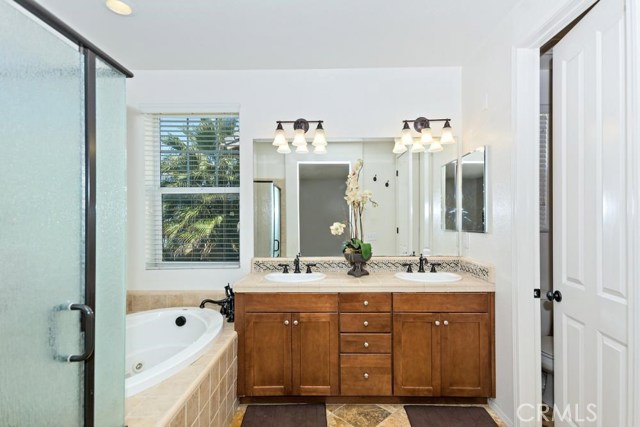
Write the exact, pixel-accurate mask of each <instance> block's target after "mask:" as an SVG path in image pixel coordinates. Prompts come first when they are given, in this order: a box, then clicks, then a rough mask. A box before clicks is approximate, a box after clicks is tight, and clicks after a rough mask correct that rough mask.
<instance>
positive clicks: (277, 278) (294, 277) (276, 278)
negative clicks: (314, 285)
mask: <svg viewBox="0 0 640 427" xmlns="http://www.w3.org/2000/svg"><path fill="white" fill-rule="evenodd" d="M264 277H265V279H267V280H268V281H270V282H280V283H304V282H316V281H318V280H322V279H324V278H325V277H327V275H326V274H323V273H298V274H296V273H269V274H267V275H266V276H264Z"/></svg>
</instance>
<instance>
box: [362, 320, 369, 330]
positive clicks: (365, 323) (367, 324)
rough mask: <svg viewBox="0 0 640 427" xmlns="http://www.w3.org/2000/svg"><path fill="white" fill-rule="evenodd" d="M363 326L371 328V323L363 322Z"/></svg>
mask: <svg viewBox="0 0 640 427" xmlns="http://www.w3.org/2000/svg"><path fill="white" fill-rule="evenodd" d="M362 324H363V325H364V327H365V328H366V327H367V326H369V322H367V321H366V320H365V321H364V322H362Z"/></svg>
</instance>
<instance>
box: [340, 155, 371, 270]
mask: <svg viewBox="0 0 640 427" xmlns="http://www.w3.org/2000/svg"><path fill="white" fill-rule="evenodd" d="M363 164H364V162H363V161H362V159H358V161H357V162H356V164H355V165H354V167H353V170H352V171H351V172H350V173H349V176H348V177H347V189H346V191H345V193H344V194H345V197H344V199H345V200H346V201H347V205H348V206H349V208H350V209H349V211H350V213H349V221H348V222H349V234H350V237H351V238H350V239H349V240H347V241H345V242H344V245H343V248H342V252H343V253H345V254H353V253H361V254H362V257H363V258H364V260H365V261H367V260H369V259H370V258H371V254H372V252H371V244H370V243H365V242H364V241H363V239H364V229H363V226H362V216H363V214H364V211H365V207H366V205H367V203H371V206H373V207H374V208H375V207H377V206H378V204H377V203H376V202H375V201H374V200H373V199H372V196H373V195H372V193H371V191H369V190H364V191H360V182H359V181H360V172H361V171H362V167H363ZM346 227H347V225H346V224H345V223H343V222H334V223H333V225H332V226H331V227H329V228H330V229H331V234H333V235H334V236H341V235H342V234H343V233H344V230H345V228H346Z"/></svg>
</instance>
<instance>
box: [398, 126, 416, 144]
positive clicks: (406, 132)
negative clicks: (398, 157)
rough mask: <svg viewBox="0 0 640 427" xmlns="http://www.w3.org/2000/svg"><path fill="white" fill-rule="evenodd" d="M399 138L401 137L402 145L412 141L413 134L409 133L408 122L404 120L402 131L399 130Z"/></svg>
mask: <svg viewBox="0 0 640 427" xmlns="http://www.w3.org/2000/svg"><path fill="white" fill-rule="evenodd" d="M400 138H402V142H403V143H404V145H411V144H412V143H413V136H412V135H411V129H410V128H409V123H408V122H404V126H403V127H402V131H401V132H400Z"/></svg>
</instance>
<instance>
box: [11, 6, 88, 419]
mask: <svg viewBox="0 0 640 427" xmlns="http://www.w3.org/2000/svg"><path fill="white" fill-rule="evenodd" d="M0 16H2V24H1V25H0V57H2V60H0V76H2V77H1V80H2V84H1V86H2V88H1V89H0V116H1V117H2V124H1V125H0V146H1V148H2V156H0V179H1V181H2V183H3V185H2V202H1V203H2V209H1V213H0V230H2V231H0V234H1V236H2V237H1V238H0V259H2V262H1V263H0V278H1V279H0V282H1V285H0V288H2V301H0V336H1V337H2V351H0V414H2V415H1V416H0V424H2V425H3V426H25V427H31V426H41V425H45V424H46V425H48V426H51V427H58V426H60V427H69V426H79V425H82V419H83V388H82V384H83V381H84V366H83V363H68V362H67V361H66V358H67V356H68V355H70V354H74V353H75V354H79V353H83V340H82V333H81V332H80V322H79V313H78V312H77V311H73V312H72V311H68V310H66V309H61V307H63V306H68V304H69V303H84V301H85V300H84V274H85V269H84V263H85V260H84V244H85V235H84V227H83V224H84V215H85V210H84V200H83V191H84V181H83V176H84V167H83V165H84V160H85V158H84V147H85V145H84V128H83V117H84V90H83V84H84V76H83V62H82V55H81V54H80V52H79V51H78V46H75V45H73V44H71V43H68V42H67V41H66V40H63V39H62V37H60V36H58V35H56V34H55V33H53V32H52V31H51V30H50V29H48V28H45V26H44V25H42V23H41V22H39V21H38V22H36V21H35V20H34V19H33V18H31V17H30V16H28V15H27V14H25V13H23V12H22V11H21V10H20V9H19V8H18V7H17V6H15V3H14V2H0Z"/></svg>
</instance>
